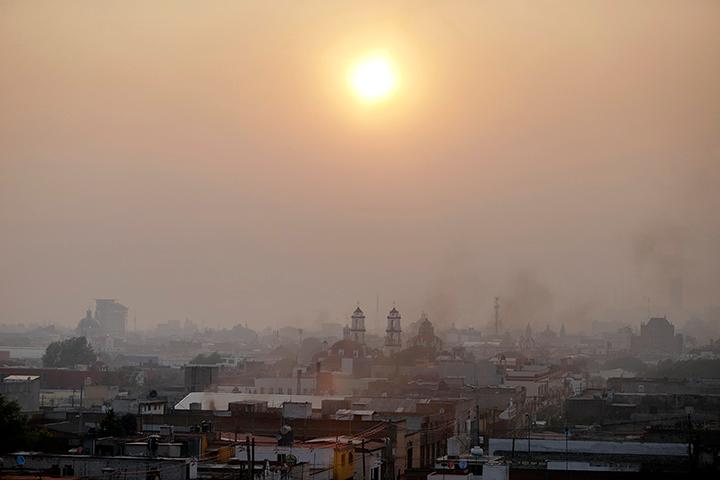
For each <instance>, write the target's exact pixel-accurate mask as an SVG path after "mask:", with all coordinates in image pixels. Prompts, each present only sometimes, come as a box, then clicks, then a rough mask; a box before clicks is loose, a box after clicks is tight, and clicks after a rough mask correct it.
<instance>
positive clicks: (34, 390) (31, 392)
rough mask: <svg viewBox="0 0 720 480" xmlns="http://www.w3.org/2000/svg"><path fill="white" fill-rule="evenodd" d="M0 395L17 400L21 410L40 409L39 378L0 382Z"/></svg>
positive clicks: (33, 410) (36, 410) (31, 410)
mask: <svg viewBox="0 0 720 480" xmlns="http://www.w3.org/2000/svg"><path fill="white" fill-rule="evenodd" d="M0 395H2V396H3V397H5V399H6V400H10V401H14V402H17V403H18V405H20V410H22V411H23V412H38V411H40V380H39V379H37V378H36V379H34V380H27V381H23V382H0Z"/></svg>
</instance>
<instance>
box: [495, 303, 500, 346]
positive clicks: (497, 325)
mask: <svg viewBox="0 0 720 480" xmlns="http://www.w3.org/2000/svg"><path fill="white" fill-rule="evenodd" d="M494 307H495V336H496V337H497V336H498V335H499V334H500V297H495V305H494Z"/></svg>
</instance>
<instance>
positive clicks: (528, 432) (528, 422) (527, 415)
mask: <svg viewBox="0 0 720 480" xmlns="http://www.w3.org/2000/svg"><path fill="white" fill-rule="evenodd" d="M525 416H526V417H527V441H528V461H529V460H530V414H529V413H526V414H525Z"/></svg>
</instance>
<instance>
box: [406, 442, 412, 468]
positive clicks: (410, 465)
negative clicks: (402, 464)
mask: <svg viewBox="0 0 720 480" xmlns="http://www.w3.org/2000/svg"><path fill="white" fill-rule="evenodd" d="M412 464H413V449H412V447H410V448H408V449H407V468H412Z"/></svg>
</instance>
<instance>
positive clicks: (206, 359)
mask: <svg viewBox="0 0 720 480" xmlns="http://www.w3.org/2000/svg"><path fill="white" fill-rule="evenodd" d="M222 362H223V359H222V357H221V356H220V354H219V353H218V352H213V353H209V354H207V355H206V354H203V353H199V354H197V355H196V356H195V358H193V359H192V361H191V362H190V363H193V364H195V365H217V364H218V363H222Z"/></svg>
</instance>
